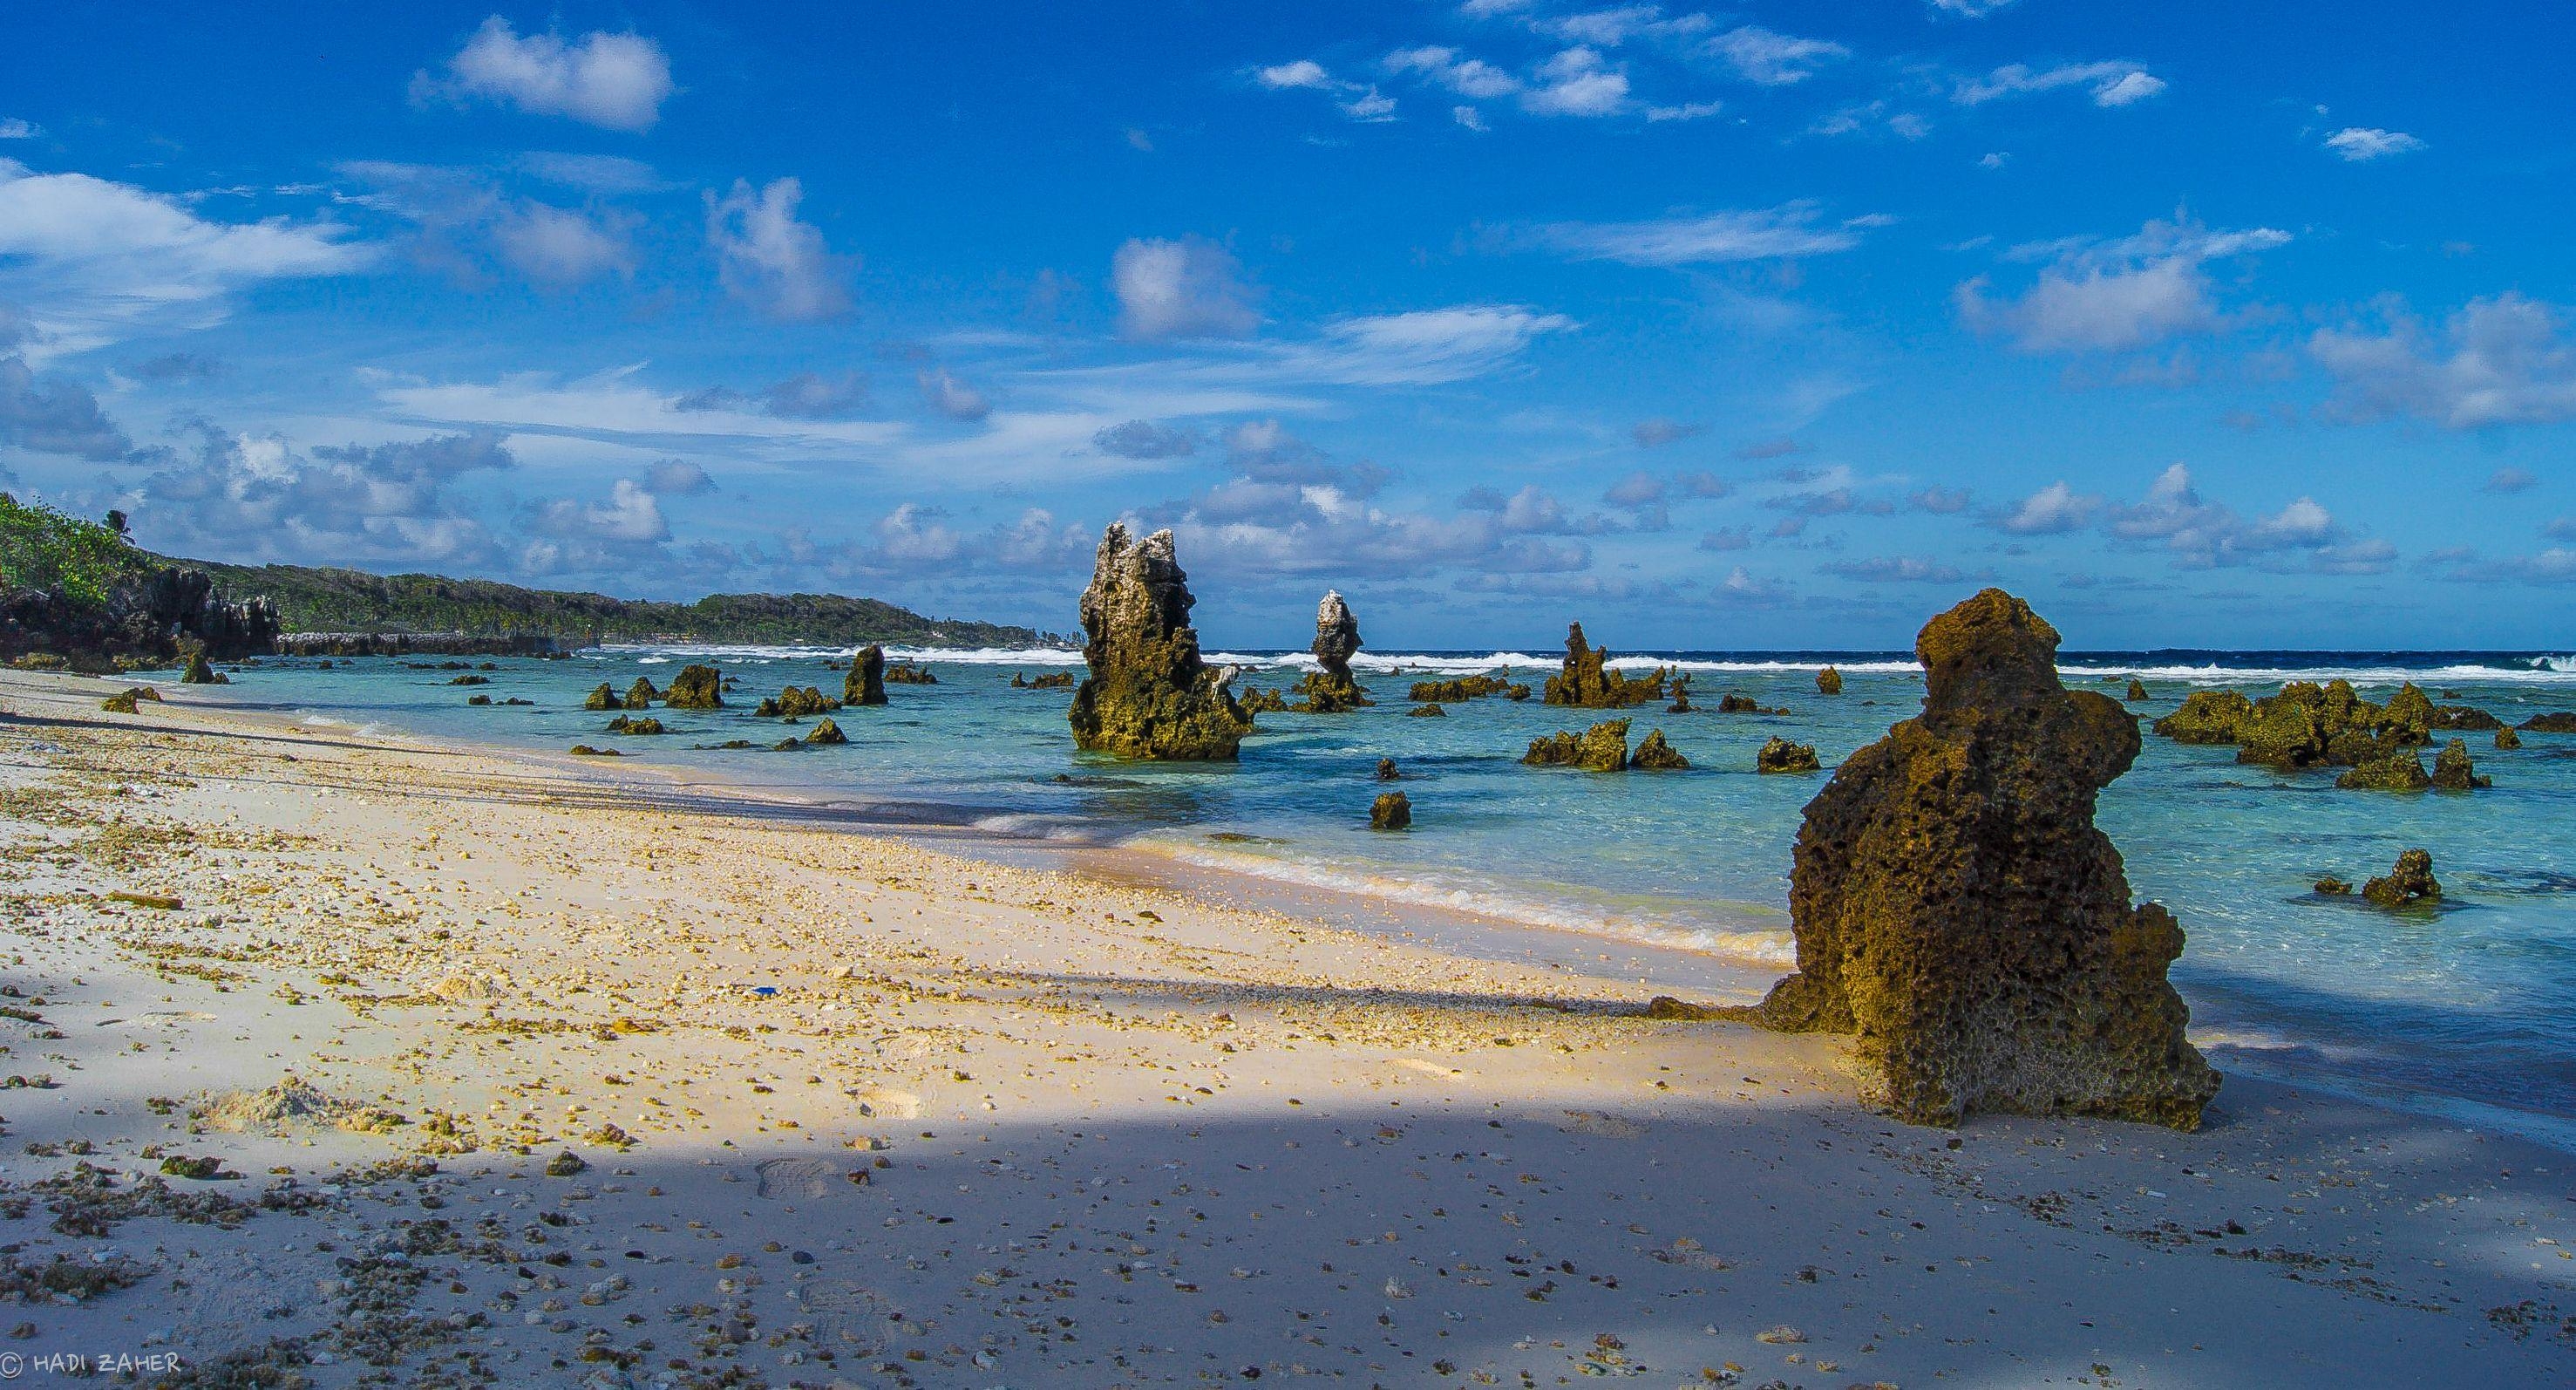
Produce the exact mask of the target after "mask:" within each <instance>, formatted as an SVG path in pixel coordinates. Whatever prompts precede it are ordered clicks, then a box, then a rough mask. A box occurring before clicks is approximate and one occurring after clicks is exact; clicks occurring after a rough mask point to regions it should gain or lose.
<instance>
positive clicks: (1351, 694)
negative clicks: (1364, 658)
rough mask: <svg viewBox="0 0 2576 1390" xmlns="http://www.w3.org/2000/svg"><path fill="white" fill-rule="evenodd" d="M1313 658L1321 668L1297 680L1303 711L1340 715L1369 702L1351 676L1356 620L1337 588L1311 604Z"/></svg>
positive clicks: (1356, 647) (1357, 639) (1357, 642)
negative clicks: (1313, 641) (1313, 634)
mask: <svg viewBox="0 0 2576 1390" xmlns="http://www.w3.org/2000/svg"><path fill="white" fill-rule="evenodd" d="M1312 650H1313V651H1314V653H1315V661H1316V663H1317V664H1319V665H1321V666H1322V667H1323V668H1324V669H1323V670H1321V671H1317V672H1315V673H1313V674H1311V675H1309V676H1307V677H1306V678H1305V679H1304V680H1301V681H1299V682H1298V683H1297V693H1298V694H1299V695H1301V696H1303V697H1304V698H1303V699H1301V700H1300V701H1299V702H1298V705H1297V708H1298V709H1300V710H1302V711H1304V712H1305V713H1307V714H1341V713H1344V712H1346V711H1349V710H1355V709H1358V708H1359V707H1360V706H1362V705H1366V704H1373V703H1375V702H1374V701H1372V700H1370V699H1369V697H1368V690H1367V688H1366V687H1364V686H1362V685H1361V684H1360V683H1359V682H1358V681H1356V680H1354V679H1352V677H1351V658H1352V657H1354V656H1357V655H1359V650H1360V620H1359V619H1358V618H1356V617H1353V616H1352V615H1351V606H1350V605H1349V604H1348V603H1345V602H1343V601H1342V596H1341V594H1340V593H1339V592H1338V591H1335V590H1329V589H1328V590H1326V591H1325V592H1324V598H1323V601H1322V602H1320V603H1318V604H1316V605H1315V645H1314V647H1313V648H1312Z"/></svg>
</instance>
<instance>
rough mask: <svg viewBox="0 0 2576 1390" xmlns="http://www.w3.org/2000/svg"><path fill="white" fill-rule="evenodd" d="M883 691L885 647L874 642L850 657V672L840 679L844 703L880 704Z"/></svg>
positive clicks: (884, 698)
mask: <svg viewBox="0 0 2576 1390" xmlns="http://www.w3.org/2000/svg"><path fill="white" fill-rule="evenodd" d="M885 702H886V693H885V648H883V647H880V646H878V645H877V644H876V643H874V642H870V643H869V644H868V645H866V646H864V647H861V648H860V649H859V652H858V655H856V656H853V657H851V658H850V674H849V675H847V676H845V677H843V678H842V680H841V703H842V704H844V705H882V704H884V703H885Z"/></svg>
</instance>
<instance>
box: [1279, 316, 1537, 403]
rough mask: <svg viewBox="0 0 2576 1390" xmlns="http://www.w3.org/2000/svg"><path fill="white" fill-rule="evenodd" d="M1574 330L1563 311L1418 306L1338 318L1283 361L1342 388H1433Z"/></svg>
mask: <svg viewBox="0 0 2576 1390" xmlns="http://www.w3.org/2000/svg"><path fill="white" fill-rule="evenodd" d="M1574 326H1575V325H1574V320H1572V319H1570V318H1567V317H1565V316H1564V315H1563V314H1543V313H1540V312H1538V311H1537V310H1534V309H1529V308H1525V307H1523V306H1521V305H1518V304H1472V305H1462V306H1459V307H1456V308H1449V309H1417V310H1414V311H1412V312H1409V313H1402V314H1379V315H1374V316H1370V317H1366V318H1353V319H1342V320H1340V321H1338V322H1335V323H1332V324H1329V325H1327V326H1326V327H1325V330H1324V335H1325V339H1326V344H1325V346H1323V347H1321V348H1316V349H1309V350H1306V351H1303V352H1298V353H1294V354H1291V355H1290V356H1289V357H1288V358H1286V359H1283V360H1284V361H1285V362H1286V363H1287V364H1288V365H1290V366H1291V367H1292V368H1303V369H1305V370H1307V371H1311V372H1312V373H1313V375H1314V377H1315V378H1316V379H1318V380H1323V381H1329V382H1333V383H1336V384H1340V385H1349V386H1429V385H1438V384H1441V383H1444V382H1451V381H1464V380H1466V379H1468V378H1470V377H1475V376H1482V375H1484V374H1485V373H1486V372H1489V371H1491V370H1493V369H1494V368H1495V367H1497V366H1499V365H1501V364H1502V363H1503V362H1504V361H1506V360H1508V359H1510V358H1513V357H1516V356H1518V355H1519V354H1520V352H1521V350H1522V349H1524V348H1526V347H1528V346H1529V344H1530V343H1531V341H1532V340H1534V339H1537V338H1539V337H1541V336H1544V335H1547V334H1552V333H1564V332H1568V331H1571V330H1572V329H1573V328H1574Z"/></svg>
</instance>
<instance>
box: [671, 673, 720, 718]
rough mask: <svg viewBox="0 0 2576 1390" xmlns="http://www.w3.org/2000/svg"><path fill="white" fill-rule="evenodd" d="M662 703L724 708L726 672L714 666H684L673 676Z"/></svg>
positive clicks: (687, 706)
mask: <svg viewBox="0 0 2576 1390" xmlns="http://www.w3.org/2000/svg"><path fill="white" fill-rule="evenodd" d="M662 703H663V704H665V705H668V706H670V707H671V708H673V709H723V708H724V673H723V672H721V671H718V670H717V669H716V668H714V667H713V666H697V665H691V666H683V667H681V668H680V674H678V675H676V676H673V677H671V688H670V689H669V690H666V691H664V692H663V693H662Z"/></svg>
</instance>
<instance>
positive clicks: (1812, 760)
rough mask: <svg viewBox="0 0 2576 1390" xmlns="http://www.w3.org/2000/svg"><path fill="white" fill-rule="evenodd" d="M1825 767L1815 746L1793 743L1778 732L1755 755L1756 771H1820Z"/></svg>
mask: <svg viewBox="0 0 2576 1390" xmlns="http://www.w3.org/2000/svg"><path fill="white" fill-rule="evenodd" d="M1823 768H1824V764H1822V763H1819V762H1817V761H1816V750H1815V748H1814V747H1813V746H1811V745H1809V744H1804V743H1791V742H1790V741H1789V740H1787V739H1785V738H1782V737H1780V736H1779V735H1777V734H1774V735H1772V736H1771V738H1770V739H1768V740H1767V741H1765V742H1764V743H1763V745H1762V749H1761V751H1760V752H1757V753H1755V754H1754V755H1753V770H1754V771H1756V772H1819V771H1822V770H1823Z"/></svg>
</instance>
